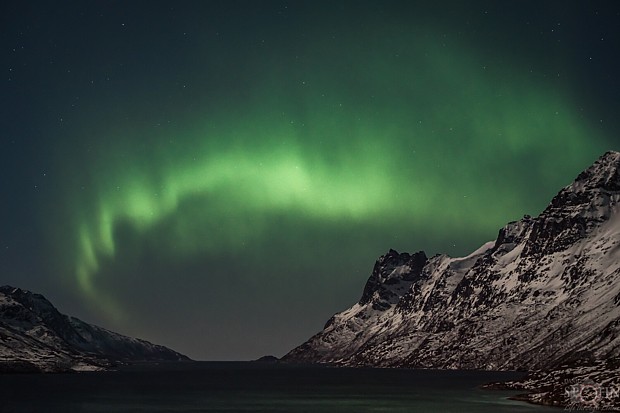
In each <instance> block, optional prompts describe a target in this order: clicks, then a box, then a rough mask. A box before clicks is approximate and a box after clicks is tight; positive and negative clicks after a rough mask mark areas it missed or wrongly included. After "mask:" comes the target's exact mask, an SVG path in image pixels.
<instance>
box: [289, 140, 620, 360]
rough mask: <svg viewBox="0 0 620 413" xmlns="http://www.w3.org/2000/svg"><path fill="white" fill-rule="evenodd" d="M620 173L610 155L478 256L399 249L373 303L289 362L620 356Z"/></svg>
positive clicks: (370, 296)
mask: <svg viewBox="0 0 620 413" xmlns="http://www.w3.org/2000/svg"><path fill="white" fill-rule="evenodd" d="M619 170H620V153H619V152H615V151H609V152H607V153H605V154H604V155H602V156H601V157H600V158H599V159H598V160H597V161H596V162H594V164H593V165H591V166H590V167H589V168H587V169H586V170H584V171H583V172H581V173H580V174H579V175H578V176H577V178H576V179H575V180H574V181H573V182H572V183H571V184H569V185H568V186H566V187H564V188H562V189H561V190H560V191H559V192H558V193H557V194H556V195H555V196H554V197H553V199H552V200H551V202H550V203H549V205H548V206H547V207H546V208H545V209H544V210H543V211H542V212H541V213H540V214H539V215H538V216H537V217H531V216H527V215H526V216H524V217H523V218H522V219H521V220H518V221H513V222H509V223H508V224H506V225H505V226H504V227H503V228H501V229H500V230H499V232H498V236H497V239H496V240H495V241H490V242H488V243H486V244H484V245H483V246H481V247H480V248H479V249H478V250H476V251H474V252H473V253H472V254H470V255H468V256H467V257H463V258H452V257H449V256H447V255H436V256H434V257H431V258H426V254H425V253H424V252H422V251H420V252H418V253H415V254H413V255H410V254H407V253H398V252H396V251H394V250H390V251H389V252H388V253H387V254H385V255H383V256H381V257H380V258H379V259H378V260H377V262H376V263H375V267H374V269H373V273H372V275H371V276H370V278H369V280H368V282H367V283H366V286H365V288H364V292H363V294H362V298H361V299H360V300H359V301H358V302H357V303H356V304H354V305H353V306H352V307H350V308H349V309H347V310H345V311H342V312H340V313H337V314H335V315H334V316H333V317H332V318H331V319H330V321H329V322H328V323H327V324H326V326H325V328H324V329H323V330H322V331H321V332H319V333H317V334H316V335H314V336H312V337H311V338H310V339H309V340H308V341H306V342H305V343H303V344H302V345H300V346H298V347H296V348H295V349H293V350H291V351H290V352H289V353H288V354H286V355H285V356H284V358H283V359H284V360H285V361H292V362H312V363H335V364H339V365H346V366H378V367H414V368H449V369H490V370H526V371H547V370H549V369H554V368H559V367H560V366H564V367H563V368H564V370H566V368H567V367H566V366H568V367H570V365H571V363H573V364H575V363H577V362H579V363H581V364H584V363H586V364H587V363H594V364H596V363H597V362H599V361H601V360H609V359H615V358H618V357H620V282H619V281H620V213H619V211H618V209H619V208H620V206H619V201H620V173H619ZM413 256H416V257H417V259H418V260H420V261H419V262H417V265H412V263H411V262H410V261H411V259H412V258H411V257H413ZM421 257H424V260H422V258H421ZM422 261H424V263H423V265H420V263H421V262H422Z"/></svg>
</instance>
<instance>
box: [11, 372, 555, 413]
mask: <svg viewBox="0 0 620 413" xmlns="http://www.w3.org/2000/svg"><path fill="white" fill-rule="evenodd" d="M516 376H517V375H515V373H506V372H480V371H438V370H403V369H350V368H330V367H313V366H310V367H308V366H306V367H300V366H297V367H295V366H282V365H269V364H260V363H223V362H222V363H212V362H199V363H181V364H164V365H158V366H153V365H151V366H134V367H131V368H125V369H123V370H121V371H114V372H93V373H79V374H48V375H0V396H1V405H0V411H1V412H20V413H24V412H50V413H56V412H58V413H60V412H62V413H69V412H71V413H73V412H77V413H80V412H102V413H103V412H105V413H112V412H118V413H138V412H145V413H146V412H154V413H157V412H209V413H211V412H228V413H230V412H287V413H288V412H290V413H302V412H304V413H314V412H317V413H328V412H329V413H332V412H333V413H335V412H338V413H340V412H343V413H366V412H394V413H396V412H445V413H450V412H455V413H457V412H458V413H464V412H474V413H477V412H480V413H482V412H493V413H507V412H531V413H535V412H556V413H557V412H558V411H559V409H555V408H549V407H541V406H534V405H530V404H526V403H521V402H517V401H512V400H508V397H509V396H510V395H514V394H516V393H515V392H507V391H490V390H482V389H479V388H477V386H479V385H480V384H483V383H486V382H490V381H496V380H504V379H510V378H514V377H516Z"/></svg>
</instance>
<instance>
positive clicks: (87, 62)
mask: <svg viewBox="0 0 620 413" xmlns="http://www.w3.org/2000/svg"><path fill="white" fill-rule="evenodd" d="M153 13H155V12H153ZM162 13H163V12H162ZM130 15H131V14H130ZM317 15H318V12H317ZM360 16H361V17H359V18H360V21H359V22H352V20H350V21H349V22H348V23H346V24H345V25H340V23H339V20H338V16H334V17H333V18H332V19H327V20H326V21H323V23H321V24H322V26H321V27H318V26H317V25H316V24H315V23H316V22H315V20H313V18H312V17H309V18H308V19H307V20H303V19H297V20H295V22H294V23H291V24H290V26H286V32H287V34H286V35H283V32H284V30H285V29H283V28H282V27H280V26H277V25H276V26H275V27H272V28H265V26H263V25H260V24H258V23H256V26H253V25H250V28H247V27H246V28H244V29H243V30H245V31H241V32H236V31H235V30H237V29H239V28H240V27H241V26H242V22H236V23H231V25H232V26H233V27H232V28H230V30H222V31H221V32H220V31H218V30H216V29H215V28H213V27H211V26H209V25H208V24H206V23H205V24H204V25H201V24H200V23H201V22H200V20H199V19H198V18H196V19H195V20H191V18H189V17H188V16H185V17H187V18H188V19H189V20H190V23H188V25H189V26H190V28H189V29H187V32H188V33H189V34H188V33H185V34H182V31H181V30H180V29H179V30H176V26H174V25H175V24H177V23H171V27H173V28H174V29H175V30H176V31H175V30H173V29H172V28H171V27H168V26H165V25H164V24H163V23H161V22H163V21H164V14H162V15H161V16H159V17H156V18H157V19H161V21H160V20H157V22H159V23H161V24H160V26H161V27H160V29H159V30H161V31H162V34H157V33H156V34H154V35H152V37H151V35H150V34H149V35H147V34H142V31H141V30H145V27H147V26H148V24H147V23H141V24H138V26H139V27H138V28H134V29H133V30H134V32H131V33H129V34H123V35H120V34H119V35H113V34H109V33H108V34H105V35H102V36H98V37H96V39H97V40H96V41H95V44H94V45H93V46H92V48H91V47H90V46H89V48H88V50H89V51H88V52H83V53H84V54H83V55H82V59H80V61H79V62H78V63H77V64H74V66H72V67H73V68H74V69H73V73H75V72H77V73H80V74H78V75H73V74H69V75H66V74H64V75H63V76H65V77H63V79H64V80H62V81H56V83H55V86H52V87H51V88H52V91H51V92H50V93H51V95H53V96H55V97H54V98H52V100H55V102H56V103H58V102H61V104H59V106H60V107H61V109H59V112H61V116H62V117H63V120H62V122H63V124H62V127H61V128H59V129H58V130H56V131H55V132H53V136H54V139H53V144H49V145H48V146H47V147H46V148H47V149H48V150H49V151H48V152H49V155H47V156H49V159H50V161H49V162H48V164H49V165H51V166H50V170H53V171H54V173H55V176H56V178H54V177H52V178H51V179H57V181H55V182H56V185H54V186H51V187H48V188H47V189H46V191H47V194H48V195H49V198H50V199H54V200H55V202H54V203H53V204H52V205H50V207H49V208H47V209H46V210H45V213H42V214H40V216H41V217H42V219H41V222H42V224H41V225H42V226H43V227H44V228H45V231H44V232H45V234H46V239H47V241H48V242H47V244H46V245H47V247H46V248H48V249H49V250H50V251H54V252H53V253H49V256H51V257H53V262H54V264H53V268H54V270H53V274H54V277H56V278H55V279H56V280H58V281H59V282H60V284H61V285H63V286H65V288H66V289H67V291H73V292H74V293H73V294H74V295H75V296H78V297H80V299H79V302H80V304H73V305H74V306H75V307H76V308H80V309H82V310H81V311H83V312H86V313H87V314H89V315H90V317H91V318H94V319H95V321H98V322H100V323H103V324H104V325H106V326H109V327H110V328H112V329H119V330H121V331H123V332H127V333H132V334H138V335H145V336H146V337H148V338H150V339H153V340H158V341H160V342H163V344H168V345H173V346H175V348H176V349H178V350H179V351H186V352H188V353H189V354H190V356H195V357H196V356H197V357H203V358H226V357H234V355H239V354H241V356H240V357H245V356H248V357H249V356H252V357H254V356H259V355H261V352H262V351H270V350H269V349H271V348H275V350H272V351H274V352H276V353H277V352H278V351H279V352H283V351H285V350H286V349H287V348H290V347H292V345H294V344H296V343H297V341H299V340H301V339H303V338H305V337H306V336H308V335H309V333H311V332H312V331H314V330H315V329H318V328H319V327H320V323H321V322H322V321H324V320H325V319H326V317H325V316H326V315H329V312H330V311H331V312H333V311H336V310H338V309H340V308H342V307H344V306H346V305H348V304H350V300H354V299H357V295H358V293H359V291H361V288H362V286H363V282H364V280H365V279H366V277H367V276H368V274H369V273H370V270H371V269H372V262H373V260H374V259H375V258H376V257H377V256H378V255H380V254H382V253H384V252H385V251H387V250H388V249H389V248H391V247H392V248H397V249H401V250H408V251H410V252H413V250H420V249H424V250H426V252H427V254H429V255H432V254H434V253H450V254H467V253H469V252H470V251H472V250H473V249H475V248H476V247H477V246H479V245H480V244H481V243H482V242H484V241H488V240H490V239H493V238H494V237H495V236H496V235H497V231H498V230H499V228H501V227H502V226H503V225H504V224H505V223H506V222H508V221H510V220H515V219H519V218H520V217H521V216H522V215H523V214H537V213H538V212H540V211H541V210H542V208H544V206H545V205H546V203H547V202H548V201H549V200H550V198H551V197H552V196H553V195H554V193H555V191H557V190H559V189H560V188H561V187H562V186H564V185H566V184H568V183H569V182H570V180H571V179H572V178H573V177H574V176H575V175H576V174H577V173H578V172H580V170H581V169H582V168H584V167H585V166H587V165H589V164H590V163H591V162H592V161H593V160H594V159H596V157H597V156H599V155H600V154H601V153H603V152H604V151H605V150H607V149H611V148H610V147H609V141H608V139H607V138H606V136H605V135H604V133H603V132H602V131H601V129H600V127H599V125H598V124H597V122H598V119H596V118H593V117H592V116H589V115H588V110H590V109H588V108H586V109H587V110H586V111H585V112H584V109H583V102H581V100H580V98H579V97H578V96H577V95H576V94H575V93H576V92H575V90H574V85H573V83H572V79H573V77H571V75H570V73H567V74H566V75H565V76H562V77H561V78H560V79H551V80H550V79H549V76H548V75H547V73H546V72H543V71H541V70H532V69H531V67H532V64H531V62H530V60H528V58H526V57H524V55H523V53H521V54H519V53H513V52H511V51H509V50H499V51H498V50H496V49H492V48H491V47H490V46H488V45H487V48H486V49H485V48H484V47H481V45H480V44H478V43H477V42H478V40H479V39H478V40H477V39H476V38H475V37H467V36H460V35H458V34H457V33H455V32H452V31H450V30H445V28H444V29H443V30H442V28H441V27H438V25H432V24H427V23H422V22H421V21H420V22H419V23H417V24H414V23H411V22H410V21H406V19H405V17H399V16H398V13H388V14H385V15H381V17H373V16H372V13H370V12H369V11H366V12H360ZM315 17H316V16H315ZM125 20H128V19H125ZM125 20H122V19H119V20H118V21H119V22H120V21H125ZM149 24H150V23H149ZM135 25H136V24H134V26H135ZM235 25H236V26H235ZM117 26H118V27H120V25H116V24H115V25H114V27H117ZM128 26H129V28H128V29H124V28H123V30H132V28H131V24H128ZM106 27H107V26H106ZM166 27H167V28H166ZM93 30H95V29H93ZM183 30H185V29H183ZM172 32H174V36H173V35H171V34H170V33H172ZM446 33H448V35H446ZM123 36H125V37H123ZM128 39H129V40H128ZM76 47H77V46H76ZM80 47H82V46H80ZM116 48H117V49H118V50H116ZM80 50H82V49H80ZM136 54H137V55H136ZM121 61H122V62H123V64H117V63H116V62H121ZM76 66H77V68H75V67H76ZM58 76H60V75H58ZM71 76H75V77H74V78H71V81H70V80H69V79H70V77H71ZM93 79H94V80H93ZM62 96H67V98H66V99H65V98H64V97H62ZM69 96H70V97H69ZM75 96H79V105H78V107H77V109H75V110H74V109H66V110H65V109H64V108H65V107H67V108H68V107H69V105H68V102H76V101H77V100H76V98H75ZM63 105H64V106H63ZM534 183H535V184H534ZM179 286H181V287H179ZM140 288H144V289H145V291H147V292H146V293H145V295H152V297H151V298H144V297H137V296H135V295H134V292H135V291H136V290H138V289H140ZM175 288H180V292H178V293H174V292H171V291H174V289H175ZM330 289H333V291H331V292H328V290H330ZM345 290H346V291H347V292H346V293H343V292H342V291H345ZM269 291H272V293H271V294H272V296H269V297H267V298H256V296H259V295H264V294H269ZM304 291H305V293H306V294H307V295H306V296H305V297H304V298H303V299H302V298H299V297H300V294H302V295H303V293H304ZM167 293H169V294H171V297H173V300H177V301H178V302H180V303H181V304H178V305H179V306H180V308H182V310H183V311H192V312H194V313H204V314H206V315H205V316H204V317H205V318H204V319H202V318H200V317H198V316H192V317H191V319H192V320H193V321H194V322H195V323H198V324H200V325H202V326H203V327H201V328H203V329H204V330H205V331H209V332H210V333H209V334H210V335H212V336H216V335H217V336H219V337H220V338H221V341H222V343H223V344H219V345H215V344H213V343H212V342H211V341H209V340H213V338H209V339H205V340H203V341H200V340H198V342H197V343H196V344H187V341H188V340H189V338H187V337H189V334H190V327H189V326H180V327H178V328H177V330H174V331H175V334H177V338H169V337H166V335H165V334H164V333H163V332H162V331H161V329H162V327H161V326H162V325H173V324H175V323H177V321H175V320H174V319H172V316H171V318H170V319H166V317H163V319H161V320H160V319H158V318H157V317H152V316H149V314H150V313H151V311H152V308H153V307H152V306H153V303H154V302H156V300H158V299H160V298H161V297H163V296H164V295H165V294H167ZM321 294H323V295H324V296H323V298H322V299H317V298H316V297H318V296H320V295H321ZM201 295H204V298H203V299H199V297H200V296H201ZM296 297H297V298H296ZM278 300H279V301H280V305H275V304H274V303H273V302H274V301H278ZM313 300H317V301H316V303H314V305H315V306H316V307H317V308H315V309H313V308H309V307H308V306H309V305H312V302H313ZM243 303H245V304H243ZM248 303H251V304H248ZM165 305H174V304H171V303H168V304H165ZM69 306H71V305H69ZM234 306H240V307H241V308H242V310H239V311H240V313H245V314H246V315H245V316H244V315H239V314H237V315H235V316H234V317H233V318H234V320H237V321H236V322H237V323H238V325H237V326H236V327H234V329H233V330H234V331H233V330H227V327H226V328H225V327H222V325H225V324H227V323H234V322H233V321H230V320H229V319H227V316H226V314H228V312H230V311H235V310H232V307H234ZM319 306H321V308H320V310H319V309H318V307H319ZM180 311H181V310H179V312H180ZM253 312H255V313H256V314H257V315H256V317H257V318H253V317H252V316H247V314H248V313H249V314H251V313H253ZM302 312H303V313H305V312H307V313H308V314H307V315H304V316H303V317H302V316H301V315H300V314H301V313H302ZM283 313H288V314H287V315H286V316H278V314H283ZM174 314H175V315H176V316H179V313H174ZM259 315H260V317H263V318H262V320H263V321H257V320H258V317H259ZM244 317H245V318H244ZM278 317H280V318H281V320H280V321H277V322H274V323H275V325H276V326H279V327H278V328H282V326H284V327H286V325H290V324H293V323H297V321H295V320H296V319H301V320H302V321H301V323H300V324H306V325H305V326H304V325H299V326H296V327H294V328H293V327H291V332H290V333H289V334H288V335H287V334H284V333H282V334H283V337H277V338H265V337H261V338H259V339H258V340H259V341H260V340H262V342H261V344H260V345H257V346H256V347H255V348H252V349H250V350H246V352H245V353H244V352H243V350H239V349H240V348H241V347H235V345H232V344H230V343H232V342H233V341H238V340H239V337H240V336H244V335H247V336H250V335H251V331H254V330H253V328H256V329H259V328H260V326H261V325H263V326H264V325H265V321H264V320H265V319H271V320H273V319H277V318H278ZM216 320H219V321H216ZM160 321H161V325H160ZM261 322H262V324H261ZM218 323H221V325H220V324H218ZM287 323H288V324H287ZM250 324H255V325H256V326H255V327H253V326H250ZM235 331H236V332H235ZM240 331H244V333H243V334H242V333H239V332H240ZM184 334H185V336H184ZM269 334H272V335H273V334H274V332H273V331H270V332H269ZM275 334H280V333H275ZM227 343H228V344H227ZM274 343H278V344H277V345H276V344H274ZM227 345H228V347H226V346H227Z"/></svg>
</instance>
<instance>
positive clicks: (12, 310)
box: [0, 285, 189, 372]
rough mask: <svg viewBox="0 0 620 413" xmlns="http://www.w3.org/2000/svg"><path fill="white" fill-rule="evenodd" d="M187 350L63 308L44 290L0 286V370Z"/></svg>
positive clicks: (151, 357) (108, 362) (79, 366)
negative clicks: (93, 322) (96, 322)
mask: <svg viewBox="0 0 620 413" xmlns="http://www.w3.org/2000/svg"><path fill="white" fill-rule="evenodd" d="M168 360H169V361H172V360H174V361H182V360H189V358H187V357H186V356H184V355H182V354H180V353H177V352H175V351H173V350H170V349H168V348H166V347H164V346H160V345H156V344H152V343H150V342H148V341H146V340H140V339H136V338H131V337H127V336H124V335H121V334H118V333H114V332H112V331H109V330H107V329H104V328H102V327H98V326H95V325H91V324H88V323H85V322H84V321H82V320H80V319H78V318H75V317H71V316H67V315H64V314H62V313H60V312H59V311H58V310H57V309H56V307H54V305H53V304H52V303H51V302H49V301H48V300H47V299H46V298H45V297H44V296H43V295H41V294H37V293H33V292H30V291H27V290H23V289H20V288H16V287H12V286H8V285H5V286H0V371H42V372H56V371H71V370H100V369H105V368H109V367H110V366H112V365H115V364H118V363H126V362H135V361H168Z"/></svg>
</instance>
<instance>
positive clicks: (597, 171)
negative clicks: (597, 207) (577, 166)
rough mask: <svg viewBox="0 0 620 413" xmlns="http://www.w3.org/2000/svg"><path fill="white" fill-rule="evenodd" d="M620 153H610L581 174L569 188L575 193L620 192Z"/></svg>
mask: <svg viewBox="0 0 620 413" xmlns="http://www.w3.org/2000/svg"><path fill="white" fill-rule="evenodd" d="M619 167H620V152H616V151H608V152H606V153H604V154H603V155H602V156H601V157H600V158H598V159H597V160H596V162H594V164H592V166H590V167H589V168H588V169H586V170H585V171H583V172H582V173H580V174H579V175H578V176H577V178H576V179H575V181H574V182H573V183H572V184H571V185H570V186H569V187H568V188H567V189H569V190H572V191H575V192H581V191H586V190H591V189H597V188H598V189H604V190H607V191H620V172H619V169H620V168H619Z"/></svg>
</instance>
